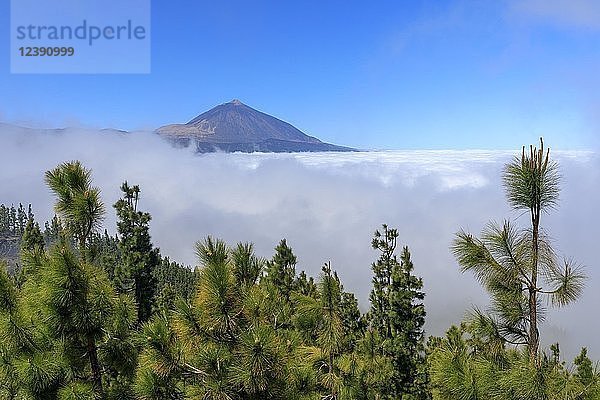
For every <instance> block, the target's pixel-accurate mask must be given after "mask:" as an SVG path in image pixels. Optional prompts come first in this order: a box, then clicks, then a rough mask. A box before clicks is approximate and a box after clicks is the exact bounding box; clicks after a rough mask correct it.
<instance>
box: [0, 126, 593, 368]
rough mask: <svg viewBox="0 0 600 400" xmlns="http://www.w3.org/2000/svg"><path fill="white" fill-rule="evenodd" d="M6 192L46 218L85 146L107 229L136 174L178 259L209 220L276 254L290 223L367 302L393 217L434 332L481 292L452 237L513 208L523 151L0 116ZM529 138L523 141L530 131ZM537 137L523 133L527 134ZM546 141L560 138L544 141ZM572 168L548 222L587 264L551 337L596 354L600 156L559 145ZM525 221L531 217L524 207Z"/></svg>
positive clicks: (308, 255)
mask: <svg viewBox="0 0 600 400" xmlns="http://www.w3.org/2000/svg"><path fill="white" fill-rule="evenodd" d="M0 133H1V136H2V148H3V152H2V153H3V159H2V164H3V168H2V172H0V203H9V204H10V203H14V204H17V203H19V202H23V203H26V202H30V203H32V204H33V207H34V211H35V212H36V215H37V217H38V219H39V220H40V221H43V220H46V219H49V218H51V216H52V204H53V199H52V197H51V194H50V193H49V191H48V189H47V188H46V187H45V185H44V183H43V173H44V171H46V170H48V169H50V168H53V167H54V166H56V165H57V164H58V163H60V162H63V161H67V160H74V159H78V160H81V161H82V162H83V163H84V164H85V165H86V166H87V167H90V168H92V169H93V173H94V182H95V184H96V185H97V186H99V187H100V188H101V189H102V193H103V199H104V201H105V203H106V205H107V210H108V215H107V219H106V222H105V226H106V228H107V229H108V230H109V232H111V233H112V232H114V231H115V216H114V211H113V209H112V207H111V205H112V204H113V203H114V202H115V201H116V200H117V199H118V197H119V186H120V184H121V182H122V181H124V180H128V181H129V182H130V183H132V184H139V185H140V186H141V189H142V198H141V203H140V207H141V208H142V209H143V210H147V211H149V212H150V213H151V214H152V217H153V219H152V223H151V232H152V236H153V241H154V243H155V245H157V246H159V247H160V248H161V251H162V252H163V254H166V255H169V256H171V257H172V258H173V259H176V260H178V261H181V262H184V263H187V264H195V257H194V252H193V244H194V242H195V241H196V240H199V239H202V238H203V237H204V236H206V235H208V234H210V235H213V236H217V237H221V238H223V239H225V240H226V241H228V242H229V243H235V242H236V241H253V242H254V243H255V245H256V249H257V253H258V254H260V255H262V256H265V257H270V256H271V255H272V252H273V248H274V247H275V245H276V244H277V242H278V241H279V240H280V239H281V238H283V237H285V238H287V239H288V241H289V242H290V244H291V246H292V247H293V249H294V251H295V253H296V254H297V256H298V258H299V266H298V268H299V269H305V270H306V271H308V272H309V273H310V274H312V275H316V274H317V273H318V272H319V270H320V266H321V265H322V264H323V263H324V262H326V261H331V262H332V265H333V266H334V267H335V269H337V270H338V271H339V274H340V276H341V278H342V281H343V283H344V285H345V288H346V289H347V290H350V291H353V292H355V293H357V295H358V296H359V300H360V302H361V306H362V308H363V309H365V307H366V305H367V299H368V293H369V290H370V285H371V283H370V276H371V271H370V264H371V262H372V261H374V260H375V258H376V257H377V254H376V253H375V252H374V251H373V250H372V249H371V247H370V239H371V236H372V233H373V231H374V230H375V229H377V228H378V227H379V226H380V225H381V224H382V223H387V224H389V225H391V226H393V227H398V228H399V231H400V238H401V243H402V244H403V245H404V244H406V245H408V246H410V249H411V252H412V256H413V261H414V264H415V268H416V272H417V274H420V275H421V276H423V278H424V282H425V290H426V293H427V298H426V305H427V311H428V318H427V326H426V329H427V331H428V333H430V334H435V335H440V334H443V332H444V331H445V330H446V329H447V328H448V327H449V326H450V325H451V324H452V323H457V322H459V321H460V319H461V318H462V317H463V315H464V313H465V312H466V311H467V310H468V309H469V308H470V307H471V305H473V304H477V305H480V306H484V305H485V303H486V299H487V296H486V295H485V294H484V293H483V291H482V290H481V289H480V287H479V285H478V284H477V283H476V282H475V281H474V279H473V278H472V277H471V276H470V275H463V274H461V273H460V272H459V270H458V267H457V265H456V262H455V261H454V259H453V257H452V255H451V254H450V251H449V249H448V248H449V245H450V243H451V241H452V238H453V235H454V233H455V232H456V231H457V230H459V229H460V228H461V227H463V228H465V229H467V230H470V231H471V232H473V233H479V231H480V230H481V228H482V227H483V226H484V225H485V224H486V223H487V222H488V221H489V220H490V219H495V220H498V221H501V220H502V219H503V218H506V217H511V218H517V217H519V214H517V213H515V212H512V211H511V210H509V208H508V207H507V205H506V202H505V198H504V192H503V190H502V187H501V185H500V173H501V170H502V167H503V164H504V163H505V162H506V161H508V160H509V159H510V157H512V156H513V155H514V154H516V153H518V151H519V146H520V145H521V143H515V151H514V152H506V151H504V152H496V151H483V150H473V151H385V152H370V153H339V154H336V153H302V154H256V153H255V154H207V155H202V156H197V155H194V154H192V153H191V152H189V151H187V150H181V149H174V148H171V147H170V146H168V145H167V144H165V143H164V142H162V140H160V139H159V138H158V137H157V136H155V135H151V134H148V133H134V134H130V135H119V134H115V133H112V132H93V131H85V130H74V129H73V130H67V131H64V132H62V133H52V134H49V133H43V134H42V133H34V132H29V133H23V132H17V131H16V130H14V129H11V128H6V127H4V128H2V129H1V132H0ZM523 144H525V143H523ZM527 144H529V143H527ZM549 145H550V146H551V147H552V143H549ZM554 156H555V157H556V158H557V159H558V160H559V161H560V164H561V171H562V175H563V177H564V182H563V185H562V188H563V191H562V199H561V204H560V207H559V209H558V210H557V211H555V212H553V213H552V214H551V215H550V216H548V217H544V220H543V223H544V225H545V226H546V228H548V230H549V231H550V232H551V234H552V236H553V237H554V238H555V239H556V245H557V250H558V253H559V254H561V255H562V254H564V255H567V256H573V257H574V258H575V259H576V260H578V261H579V262H580V263H582V264H584V265H586V266H587V274H588V275H589V277H590V281H589V284H588V287H587V289H586V291H585V294H584V296H583V298H582V299H581V300H580V301H579V302H577V303H576V304H575V305H573V306H570V307H568V308H567V309H565V310H559V311H558V312H553V313H552V314H551V316H550V317H549V318H548V322H546V323H545V324H544V325H543V330H544V333H543V338H544V339H545V341H546V343H551V342H554V341H557V340H559V341H560V343H561V346H562V350H563V351H564V352H565V355H566V356H568V357H571V356H573V355H574V354H575V353H576V352H577V350H578V348H579V347H581V346H588V347H589V348H590V350H591V353H592V356H593V357H594V358H598V357H600V344H599V343H598V341H597V339H596V336H597V334H598V331H599V329H600V324H599V323H598V322H597V320H596V318H591V317H590V316H592V315H594V316H595V314H596V308H597V305H598V304H600V290H599V289H600V281H599V279H598V278H600V274H599V273H598V272H597V268H596V263H597V257H596V254H595V253H594V252H593V250H594V249H595V247H596V246H597V238H598V233H599V232H598V227H599V226H600V217H599V214H598V212H597V209H596V206H597V204H598V194H599V193H598V192H599V189H598V187H600V185H599V183H600V179H599V175H598V171H599V168H598V167H599V166H600V162H599V161H600V160H599V158H598V156H597V155H596V153H592V152H584V151H580V152H560V151H555V152H554ZM520 222H521V223H526V218H525V217H521V218H520Z"/></svg>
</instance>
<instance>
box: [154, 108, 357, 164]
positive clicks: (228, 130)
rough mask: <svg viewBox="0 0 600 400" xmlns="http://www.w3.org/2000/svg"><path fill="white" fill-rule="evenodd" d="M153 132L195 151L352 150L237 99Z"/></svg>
mask: <svg viewBox="0 0 600 400" xmlns="http://www.w3.org/2000/svg"><path fill="white" fill-rule="evenodd" d="M241 106H243V107H241ZM157 133H158V134H160V135H162V136H164V137H166V138H168V139H170V140H171V141H173V142H174V143H176V144H178V145H183V146H188V145H190V144H195V145H196V149H197V151H198V152H209V151H217V150H222V151H250V152H252V151H275V152H281V151H348V150H352V149H348V148H343V147H340V146H335V145H331V144H328V143H323V142H321V141H320V140H319V139H317V138H315V137H313V136H308V135H306V134H305V133H304V132H302V131H300V130H299V129H297V128H295V127H293V126H292V125H290V124H289V123H287V122H284V121H282V120H280V119H277V118H275V117H273V116H271V115H268V114H265V113H263V112H261V111H258V110H255V109H253V108H252V107H250V106H247V105H245V104H243V103H242V102H241V101H239V100H238V99H233V100H232V101H230V102H229V103H224V104H221V105H219V106H216V107H214V108H212V109H210V110H208V111H206V112H203V113H202V114H200V115H198V116H197V117H195V118H194V119H192V120H191V121H189V122H187V123H185V124H171V125H166V126H163V127H161V128H159V129H157Z"/></svg>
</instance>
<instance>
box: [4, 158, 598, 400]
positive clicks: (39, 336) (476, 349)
mask: <svg viewBox="0 0 600 400" xmlns="http://www.w3.org/2000/svg"><path fill="white" fill-rule="evenodd" d="M46 181H47V183H48V185H49V186H50V188H51V190H52V191H53V193H54V194H55V196H56V199H57V203H56V207H55V210H56V212H57V213H58V215H59V216H60V218H59V217H58V216H54V218H53V219H52V220H51V221H50V222H47V223H46V224H45V225H44V227H45V229H44V231H43V232H42V231H41V229H40V227H39V225H38V224H37V223H36V222H35V220H34V218H33V213H32V211H31V206H30V207H29V209H28V210H27V211H26V210H25V208H24V207H23V206H22V205H20V206H19V207H18V208H15V207H5V206H3V205H0V246H1V245H2V244H3V243H5V244H6V243H8V242H9V241H10V243H12V244H14V243H16V244H17V249H20V265H21V266H22V268H20V269H19V270H18V271H17V273H16V274H15V273H11V272H10V271H9V270H8V269H7V268H6V266H5V265H0V398H2V399H5V398H6V399H11V400H12V399H14V400H17V399H19V400H20V399H52V400H54V399H102V400H105V399H106V400H113V399H114V400H116V399H119V400H129V399H131V400H133V399H148V400H150V399H152V400H162V399H174V400H180V399H181V400H184V399H206V400H208V399H219V400H259V399H261V400H262V399H301V400H323V399H328V400H345V399H348V400H349V399H352V400H354V399H356V400H371V399H377V400H383V399H402V400H428V399H436V400H438V399H439V400H471V399H473V400H480V399H486V400H488V399H490V400H513V399H518V400H538V399H540V400H541V399H544V400H545V399H548V400H550V399H557V400H558V399H565V400H593V399H598V398H600V379H599V378H600V374H599V373H598V371H597V369H596V367H595V365H594V364H593V363H592V361H591V360H590V359H589V357H588V355H587V349H585V348H583V349H582V350H581V353H580V354H579V355H578V356H577V357H576V358H575V360H574V361H573V363H572V365H573V367H572V368H568V367H566V365H568V364H567V363H565V362H564V361H562V360H561V359H560V351H559V346H558V344H555V345H553V346H552V347H551V353H549V354H544V353H540V354H539V355H537V353H536V357H535V362H531V361H532V358H531V348H532V346H530V347H529V349H525V350H523V349H521V348H520V347H515V346H514V345H520V344H531V343H534V341H532V340H534V339H536V337H533V336H532V329H537V328H535V326H532V324H531V322H530V321H532V319H531V316H532V315H534V316H535V318H534V319H533V321H536V322H537V320H538V319H539V320H541V319H542V318H543V313H542V310H541V309H539V308H538V306H537V305H538V302H539V297H538V295H539V296H545V297H547V298H548V300H549V303H551V304H554V305H557V306H560V305H565V304H568V303H571V302H573V301H574V300H575V299H576V298H577V297H578V296H579V295H580V293H581V291H582V288H583V283H584V281H585V278H584V276H583V275H582V274H581V272H580V271H579V269H578V268H577V267H576V266H575V265H573V263H572V262H571V261H565V262H559V261H558V260H557V258H556V256H555V254H554V251H553V250H552V246H551V244H550V241H549V239H548V238H547V235H546V234H545V233H544V232H543V231H542V230H541V229H540V228H539V215H540V212H542V211H546V210H548V209H550V208H552V207H554V206H555V205H556V202H557V200H558V184H557V182H558V172H557V166H556V164H554V163H552V162H550V161H549V160H548V157H547V155H546V157H544V154H543V150H542V149H541V150H540V151H537V150H534V149H533V148H532V150H531V152H530V154H529V155H526V154H525V153H523V157H522V158H521V159H520V160H518V159H515V161H514V162H513V163H512V164H510V165H509V166H507V168H506V170H505V176H504V182H505V186H506V189H507V195H508V199H509V203H510V204H511V205H512V206H513V207H515V208H517V209H525V210H528V211H529V213H530V216H531V217H532V225H531V227H528V228H526V229H519V228H517V227H516V226H515V225H514V224H513V223H510V222H506V223H504V224H503V225H498V224H493V223H492V224H490V225H489V226H488V227H487V228H486V229H485V230H484V232H483V233H482V235H481V237H480V238H475V237H473V236H471V235H470V234H468V233H465V232H460V233H459V234H458V235H457V238H456V241H455V242H454V245H453V247H452V250H453V251H454V253H455V255H456V257H457V259H458V261H459V264H460V265H461V268H462V269H463V271H471V272H473V273H474V275H475V276H476V278H477V279H478V280H479V281H480V282H481V283H482V285H483V286H484V287H485V288H486V289H487V290H488V291H489V292H490V294H491V297H492V301H491V305H490V308H489V309H488V310H486V311H481V310H478V309H474V310H473V311H472V312H471V314H470V316H469V317H468V318H467V320H466V322H464V323H463V324H461V325H460V326H459V327H452V328H450V330H449V331H448V332H447V334H446V336H445V337H443V338H435V337H430V338H429V340H428V344H427V346H424V343H423V340H424V331H423V325H424V322H425V309H424V306H423V300H424V296H425V294H424V293H423V282H422V280H421V279H420V278H418V277H417V276H416V275H415V274H414V265H413V263H412V260H411V254H410V251H409V249H408V247H403V248H401V251H400V252H399V255H397V254H396V250H397V245H398V243H397V242H398V232H397V230H396V229H390V228H388V227H387V226H386V225H383V229H382V230H381V231H376V232H375V235H374V238H373V240H372V243H371V245H372V247H373V248H374V249H375V250H377V251H378V253H379V256H378V259H377V260H376V261H375V262H374V263H373V264H372V266H371V267H372V271H373V280H372V282H373V289H372V291H371V294H370V310H369V312H368V313H367V314H366V315H364V314H362V313H361V311H360V309H359V303H358V301H357V299H356V297H355V296H354V295H353V294H352V293H349V292H346V291H345V290H344V286H343V284H342V282H341V279H340V277H339V276H338V274H337V272H336V271H334V270H333V269H332V268H331V264H330V263H327V264H325V265H324V266H323V268H322V270H321V274H320V276H319V278H318V279H316V280H315V279H313V278H312V277H309V276H308V275H307V274H306V273H305V272H304V271H301V272H300V273H299V274H296V265H297V258H296V255H295V254H294V252H293V251H292V249H291V248H290V247H289V246H288V244H287V242H286V240H285V239H284V240H282V241H281V242H280V243H279V244H278V246H277V247H276V248H275V254H274V255H273V257H272V258H271V259H270V260H269V261H266V260H265V259H263V258H261V257H258V256H257V255H256V254H255V253H254V246H253V245H252V243H249V242H247V243H238V244H236V245H235V246H233V247H230V246H228V245H227V244H226V243H225V242H223V241H222V240H219V239H215V238H213V237H211V236H208V237H207V238H206V239H205V240H203V241H199V242H197V244H196V252H197V255H198V260H199V266H198V267H197V268H196V269H195V270H192V269H191V268H188V267H186V266H184V265H181V264H178V263H176V262H174V261H171V260H170V259H169V258H167V257H162V256H161V255H160V253H159V250H158V249H157V248H155V247H154V246H153V245H152V241H151V236H150V229H149V222H150V220H151V216H150V215H149V214H148V213H145V212H142V211H138V202H139V194H140V190H139V187H137V186H132V187H131V186H129V185H128V184H127V183H126V182H125V183H124V184H123V185H122V187H121V189H122V193H123V195H122V198H121V199H119V200H118V201H117V203H116V204H115V206H114V208H115V211H116V213H117V220H118V222H117V235H109V234H108V231H107V230H105V231H104V232H103V233H102V234H101V233H99V232H98V231H99V230H100V228H101V226H100V223H101V221H102V217H103V215H104V206H103V203H102V201H101V199H100V197H99V193H100V191H99V189H98V188H95V187H93V186H92V181H91V172H90V171H89V170H87V169H86V168H84V167H83V166H82V165H81V164H80V163H79V162H71V163H64V164H61V165H59V166H58V167H57V168H55V169H53V170H52V171H49V172H47V173H46ZM63 224H64V225H63ZM63 226H64V227H63ZM3 241H4V242H3ZM0 249H2V247H0ZM13 265H14V264H13ZM532 299H534V300H535V302H534V304H535V310H534V312H533V313H532V303H531V302H532ZM536 332H537V331H536ZM536 352H537V350H536Z"/></svg>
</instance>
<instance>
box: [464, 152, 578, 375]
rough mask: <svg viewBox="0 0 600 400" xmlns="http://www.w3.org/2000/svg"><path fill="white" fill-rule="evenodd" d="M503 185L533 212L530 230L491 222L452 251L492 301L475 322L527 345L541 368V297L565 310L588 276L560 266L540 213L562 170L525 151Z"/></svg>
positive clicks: (552, 199)
mask: <svg viewBox="0 0 600 400" xmlns="http://www.w3.org/2000/svg"><path fill="white" fill-rule="evenodd" d="M504 186H505V188H506V192H507V198H508V202H509V204H510V205H511V206H513V207H514V208H515V209H518V210H519V209H525V210H527V211H529V216H530V218H531V219H530V224H531V225H530V226H529V227H527V228H517V227H516V226H515V225H514V224H513V223H511V222H510V221H505V222H504V224H502V225H499V224H497V223H495V222H491V223H489V224H488V225H487V227H486V228H485V229H484V231H483V232H482V234H481V237H480V238H476V237H473V236H472V235H471V234H469V233H466V232H464V231H460V232H458V233H457V235H456V239H455V241H454V243H453V245H452V251H453V253H454V255H455V257H456V259H457V260H458V263H459V265H460V267H461V269H462V271H463V272H465V271H470V272H472V273H473V274H474V275H475V277H476V278H477V279H478V280H479V281H480V283H481V284H482V285H483V286H484V288H485V289H486V290H487V291H488V292H489V293H490V296H491V298H492V301H491V307H490V309H489V310H488V312H489V316H486V317H483V316H482V315H481V313H477V314H478V315H477V318H475V321H479V322H480V323H479V326H481V327H482V328H484V327H485V329H487V330H488V331H490V332H489V333H490V334H493V335H495V336H496V337H497V339H498V340H502V341H505V342H507V343H511V344H515V345H527V347H528V349H529V355H530V359H531V361H535V362H537V363H538V364H539V354H538V346H539V331H538V324H539V323H540V322H541V321H543V319H544V313H543V308H542V307H540V306H539V301H540V297H541V296H545V297H547V298H548V300H549V302H550V303H551V304H553V305H555V306H564V305H567V304H569V303H572V302H573V301H575V300H576V299H577V298H579V296H580V295H581V293H582V291H583V287H584V284H585V280H586V277H585V275H584V274H583V273H582V272H581V268H580V267H578V266H577V265H574V263H573V262H572V261H571V260H564V261H563V262H559V261H558V260H557V257H556V255H555V251H554V249H553V248H552V244H551V242H550V239H549V238H548V235H547V234H545V233H544V232H543V231H542V230H541V228H540V216H541V212H545V211H548V210H549V209H551V208H553V207H554V206H555V205H556V204H557V201H558V194H559V175H558V165H557V164H556V163H555V162H552V161H550V159H549V151H548V152H547V153H546V154H545V155H544V151H543V142H541V148H540V150H537V149H535V148H533V147H532V148H531V151H530V154H526V153H525V149H523V155H522V157H521V158H520V159H519V158H515V159H514V160H513V162H511V163H509V164H508V165H507V166H506V168H505V174H504Z"/></svg>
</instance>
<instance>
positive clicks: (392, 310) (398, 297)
mask: <svg viewBox="0 0 600 400" xmlns="http://www.w3.org/2000/svg"><path fill="white" fill-rule="evenodd" d="M397 240H398V231H397V230H396V229H390V228H388V226H387V225H383V231H382V232H380V231H376V232H375V235H374V237H373V240H372V247H373V248H374V249H376V250H378V251H379V252H380V256H379V258H378V259H377V261H376V262H374V263H373V265H372V270H373V275H374V276H373V290H372V291H371V295H370V300H371V311H370V313H369V322H370V326H371V328H372V329H373V330H374V331H375V332H376V333H377V335H376V336H372V337H371V340H372V339H373V338H375V337H376V338H378V339H380V343H379V344H378V349H377V352H378V353H379V354H380V355H381V356H384V357H388V358H389V361H390V363H391V366H392V370H393V377H392V379H391V380H389V381H388V382H387V385H385V387H384V388H383V390H382V392H383V393H382V394H383V395H384V396H387V397H389V398H398V397H401V396H404V395H409V394H412V395H417V396H418V397H421V398H427V397H428V393H427V388H426V386H427V383H426V382H427V377H426V371H424V368H422V365H423V364H424V362H425V360H424V348H423V336H424V332H423V325H424V323H425V307H424V306H423V303H422V301H423V299H424V297H425V294H424V293H423V292H422V288H423V282H422V280H421V278H418V277H416V276H414V275H413V269H414V266H413V263H412V261H411V258H410V251H409V249H408V247H404V248H403V249H402V253H401V255H400V261H399V260H398V258H397V256H396V254H395V251H396V247H397Z"/></svg>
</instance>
